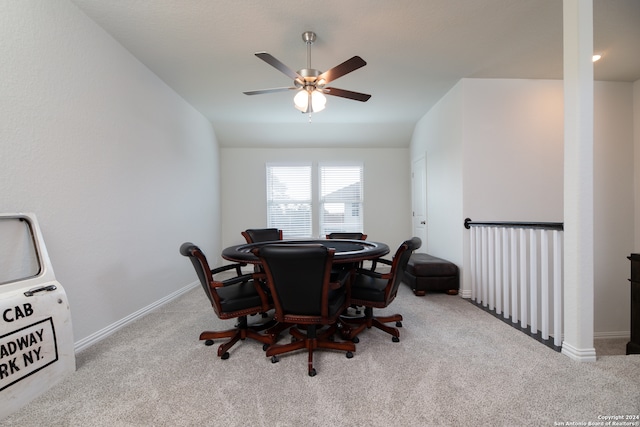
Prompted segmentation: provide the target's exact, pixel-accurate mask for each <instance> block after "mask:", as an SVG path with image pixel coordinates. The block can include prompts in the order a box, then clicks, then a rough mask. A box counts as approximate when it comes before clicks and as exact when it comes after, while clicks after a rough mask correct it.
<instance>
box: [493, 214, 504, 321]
mask: <svg viewBox="0 0 640 427" xmlns="http://www.w3.org/2000/svg"><path fill="white" fill-rule="evenodd" d="M493 239H494V241H495V250H494V257H495V262H496V270H495V281H496V314H500V313H502V280H500V279H501V278H502V258H501V256H500V251H501V248H500V229H499V228H498V227H495V228H494V229H493Z"/></svg>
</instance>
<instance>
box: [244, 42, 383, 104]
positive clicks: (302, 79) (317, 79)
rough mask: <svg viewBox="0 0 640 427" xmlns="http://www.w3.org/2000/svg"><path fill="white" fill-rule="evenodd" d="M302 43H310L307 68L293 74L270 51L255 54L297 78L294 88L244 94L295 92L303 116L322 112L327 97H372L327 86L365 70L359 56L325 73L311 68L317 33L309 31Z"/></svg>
mask: <svg viewBox="0 0 640 427" xmlns="http://www.w3.org/2000/svg"><path fill="white" fill-rule="evenodd" d="M302 40H303V41H304V42H305V43H306V44H307V68H303V69H301V70H298V71H297V72H296V71H293V70H292V69H291V68H289V67H287V66H286V65H285V64H283V63H282V62H280V61H279V60H278V59H276V58H275V57H274V56H272V55H270V54H269V53H267V52H257V53H256V54H255V55H256V56H257V57H258V58H260V59H262V60H263V61H264V62H266V63H267V64H269V65H271V66H272V67H275V68H276V69H277V70H279V71H280V72H282V73H284V74H286V75H287V76H289V77H290V78H292V79H293V86H289V87H278V88H273V89H262V90H252V91H248V92H243V93H244V94H245V95H261V94H263V93H274V92H285V91H289V90H295V91H297V92H298V93H297V94H296V95H295V97H294V106H295V107H296V108H297V109H298V110H300V111H301V112H303V113H316V112H318V111H322V110H323V109H324V107H325V103H326V98H325V96H324V95H325V94H326V95H332V96H339V97H341V98H347V99H353V100H355V101H360V102H366V101H368V100H369V98H371V95H367V94H366V93H360V92H353V91H350V90H345V89H338V88H335V87H327V86H326V85H327V84H328V83H330V82H332V81H334V80H336V79H338V78H339V77H342V76H344V75H345V74H348V73H350V72H352V71H355V70H357V69H358V68H361V67H364V66H365V65H367V63H366V62H365V61H364V60H363V59H362V58H360V57H359V56H354V57H353V58H351V59H347V60H346V61H344V62H343V63H342V64H339V65H336V66H335V67H333V68H331V69H329V70H327V71H325V72H324V73H321V72H320V71H319V70H316V69H313V68H311V45H312V44H313V42H314V41H315V40H316V33H314V32H313V31H305V32H304V33H302Z"/></svg>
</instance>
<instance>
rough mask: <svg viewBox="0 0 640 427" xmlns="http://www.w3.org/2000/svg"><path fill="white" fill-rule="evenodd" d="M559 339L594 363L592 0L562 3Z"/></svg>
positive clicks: (577, 355) (576, 355) (571, 354)
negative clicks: (561, 306) (561, 291)
mask: <svg viewBox="0 0 640 427" xmlns="http://www.w3.org/2000/svg"><path fill="white" fill-rule="evenodd" d="M563 32H564V239H565V241H564V340H563V343H562V353H563V354H565V355H566V356H568V357H570V358H571V359H574V360H576V361H583V362H591V361H595V360H596V352H595V348H594V344H593V332H594V182H593V180H594V161H593V150H594V145H593V115H594V113H593V111H594V108H593V62H592V55H593V0H563Z"/></svg>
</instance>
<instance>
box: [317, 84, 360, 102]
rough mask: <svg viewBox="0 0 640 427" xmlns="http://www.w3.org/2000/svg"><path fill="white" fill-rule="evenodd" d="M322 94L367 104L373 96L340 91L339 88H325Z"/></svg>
mask: <svg viewBox="0 0 640 427" xmlns="http://www.w3.org/2000/svg"><path fill="white" fill-rule="evenodd" d="M322 92H324V93H326V94H327V95H333V96H339V97H341V98H347V99H353V100H354V101H360V102H367V101H368V100H369V98H371V95H368V94H366V93H360V92H353V91H350V90H345V89H338V88H337V87H325V88H324V89H322Z"/></svg>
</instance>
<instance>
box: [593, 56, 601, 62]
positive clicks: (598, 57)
mask: <svg viewBox="0 0 640 427" xmlns="http://www.w3.org/2000/svg"><path fill="white" fill-rule="evenodd" d="M600 58H602V55H598V54H595V55H593V62H596V61H597V60H599V59H600Z"/></svg>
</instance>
